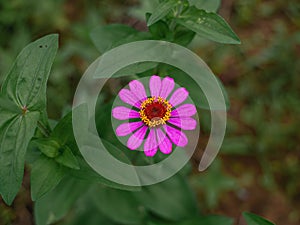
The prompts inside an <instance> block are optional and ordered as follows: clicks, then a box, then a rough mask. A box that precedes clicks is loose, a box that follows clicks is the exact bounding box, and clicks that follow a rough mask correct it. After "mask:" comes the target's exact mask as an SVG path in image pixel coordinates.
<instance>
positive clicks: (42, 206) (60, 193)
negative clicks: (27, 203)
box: [34, 178, 88, 225]
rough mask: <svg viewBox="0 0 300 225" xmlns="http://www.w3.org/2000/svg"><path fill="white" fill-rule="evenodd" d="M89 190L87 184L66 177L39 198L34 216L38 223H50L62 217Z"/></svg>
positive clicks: (44, 224)
mask: <svg viewBox="0 0 300 225" xmlns="http://www.w3.org/2000/svg"><path fill="white" fill-rule="evenodd" d="M87 190H88V187H87V184H86V183H83V182H79V181H78V180H75V179H70V178H65V179H63V180H62V181H61V182H60V183H59V184H58V185H57V187H56V188H55V189H54V190H53V191H51V192H49V193H47V194H46V195H45V196H44V197H42V198H41V199H39V200H37V201H36V203H35V205H34V217H35V222H36V224H37V225H48V224H52V223H55V222H57V221H59V220H60V219H62V218H63V217H64V216H65V215H66V214H67V213H68V211H69V210H70V209H71V207H72V206H73V204H74V203H75V202H76V200H77V199H78V198H79V197H80V196H81V195H83V194H84V193H85V192H86V191H87Z"/></svg>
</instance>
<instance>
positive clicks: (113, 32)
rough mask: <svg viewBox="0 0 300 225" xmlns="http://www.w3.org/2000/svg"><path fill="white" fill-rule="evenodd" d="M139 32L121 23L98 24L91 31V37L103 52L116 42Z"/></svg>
mask: <svg viewBox="0 0 300 225" xmlns="http://www.w3.org/2000/svg"><path fill="white" fill-rule="evenodd" d="M138 33H139V32H138V31H137V30H136V29H134V28H132V27H129V26H126V25H123V24H112V25H106V26H99V27H97V28H95V29H94V30H93V31H92V32H91V34H90V35H91V38H92V41H93V43H94V44H95V46H96V48H97V49H98V50H99V51H100V52H101V53H104V52H106V51H108V50H109V49H111V48H112V47H113V46H115V44H116V43H117V42H119V41H120V40H122V39H124V38H128V37H129V36H130V37H132V36H135V35H137V34H138Z"/></svg>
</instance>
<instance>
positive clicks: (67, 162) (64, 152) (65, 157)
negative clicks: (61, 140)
mask: <svg viewBox="0 0 300 225" xmlns="http://www.w3.org/2000/svg"><path fill="white" fill-rule="evenodd" d="M59 152H60V155H59V156H57V157H56V158H55V161H56V162H58V163H60V164H62V165H64V166H66V167H69V168H71V169H75V170H78V169H80V167H79V163H78V161H77V159H76V157H75V156H74V155H73V153H72V151H71V149H70V148H69V147H68V146H66V145H64V146H62V147H60V148H59Z"/></svg>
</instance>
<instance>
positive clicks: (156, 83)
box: [149, 75, 161, 97]
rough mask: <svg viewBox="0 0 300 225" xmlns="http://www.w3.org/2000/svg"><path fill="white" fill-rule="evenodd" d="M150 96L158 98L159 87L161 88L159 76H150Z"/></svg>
mask: <svg viewBox="0 0 300 225" xmlns="http://www.w3.org/2000/svg"><path fill="white" fill-rule="evenodd" d="M149 87H150V94H151V96H156V97H158V96H159V92H160V87H161V79H160V77H159V76H156V75H154V76H152V77H151V78H150V81H149Z"/></svg>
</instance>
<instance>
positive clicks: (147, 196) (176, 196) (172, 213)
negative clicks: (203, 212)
mask: <svg viewBox="0 0 300 225" xmlns="http://www.w3.org/2000/svg"><path fill="white" fill-rule="evenodd" d="M136 195H138V197H139V199H140V201H141V202H142V203H143V205H144V206H145V207H146V208H148V209H149V210H150V211H152V212H154V213H155V214H157V215H160V216H162V217H163V218H165V219H169V220H171V221H176V220H181V219H185V218H190V217H191V216H196V215H197V211H198V209H197V204H196V201H195V196H193V194H192V191H191V189H190V187H189V186H188V184H187V182H186V181H185V180H184V179H183V178H182V177H181V176H179V175H176V176H173V177H172V178H170V179H168V180H166V181H164V182H162V183H158V184H154V185H151V186H147V187H144V188H143V190H142V192H137V193H136Z"/></svg>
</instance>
